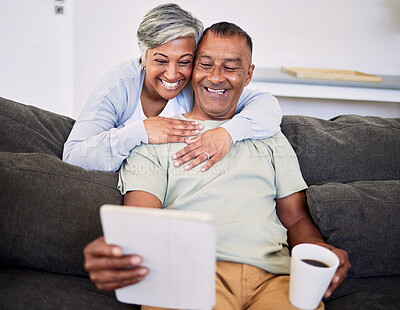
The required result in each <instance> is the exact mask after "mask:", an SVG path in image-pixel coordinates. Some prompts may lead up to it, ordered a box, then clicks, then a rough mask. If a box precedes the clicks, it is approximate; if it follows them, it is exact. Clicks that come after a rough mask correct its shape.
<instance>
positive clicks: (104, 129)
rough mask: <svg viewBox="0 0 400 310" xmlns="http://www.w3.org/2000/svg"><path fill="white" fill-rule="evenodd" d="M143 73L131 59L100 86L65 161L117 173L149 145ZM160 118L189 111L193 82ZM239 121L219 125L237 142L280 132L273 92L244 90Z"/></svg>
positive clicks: (72, 135) (67, 145)
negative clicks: (132, 155) (140, 148)
mask: <svg viewBox="0 0 400 310" xmlns="http://www.w3.org/2000/svg"><path fill="white" fill-rule="evenodd" d="M143 80H144V72H143V71H142V70H141V66H140V63H139V60H138V59H130V60H128V61H126V62H123V63H122V64H120V65H119V66H117V67H116V68H115V69H114V70H112V71H111V72H109V73H108V74H106V75H105V76H104V77H103V78H102V79H101V80H100V81H99V82H98V84H97V86H96V87H95V89H94V90H93V92H92V94H91V95H90V97H89V99H88V101H87V103H86V105H85V106H84V108H83V110H82V111H81V114H80V115H79V117H78V119H77V121H76V123H75V125H74V127H73V128H72V131H71V133H70V135H69V137H68V140H67V142H66V143H65V145H64V153H63V160H64V161H65V162H67V163H70V164H73V165H77V166H80V167H82V168H85V169H89V170H102V171H116V170H118V169H119V168H120V166H121V164H122V162H123V160H124V159H125V158H126V157H127V156H128V155H129V153H130V152H131V150H132V149H133V148H134V147H135V146H137V145H140V144H142V143H148V137H147V133H146V130H145V127H144V123H143V120H144V119H145V116H144V115H142V116H140V111H141V110H142V109H141V102H140V95H141V91H142V87H143ZM169 104H173V105H178V106H179V108H176V107H175V108H174V109H164V111H163V112H164V114H163V112H162V113H161V115H162V116H166V117H173V116H174V115H176V114H177V113H176V112H177V111H179V112H180V113H186V112H189V111H190V110H191V109H192V105H193V88H192V85H191V84H189V85H188V86H186V87H185V89H183V90H182V92H181V93H179V94H178V96H177V97H176V98H174V99H173V100H170V102H169V103H168V104H167V106H168V105H169ZM236 113H237V114H236V115H235V117H234V118H233V119H232V120H230V121H228V122H226V123H224V124H223V125H221V126H222V127H224V128H225V129H226V130H227V131H228V132H229V134H230V135H231V137H232V140H233V142H234V143H235V142H236V141H239V140H243V139H247V138H253V139H261V138H266V137H270V136H273V135H274V134H276V133H277V132H278V131H279V130H280V123H281V120H282V111H281V109H280V106H279V103H278V100H277V99H276V98H275V97H274V96H272V95H271V94H269V93H262V92H259V91H256V90H247V89H246V88H245V90H244V91H243V93H242V95H241V97H240V99H239V103H238V105H237V108H236Z"/></svg>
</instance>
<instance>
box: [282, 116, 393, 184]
mask: <svg viewBox="0 0 400 310" xmlns="http://www.w3.org/2000/svg"><path fill="white" fill-rule="evenodd" d="M281 127H282V132H283V133H284V134H285V135H286V137H287V138H288V140H289V141H290V143H291V144H292V146H293V147H294V149H295V151H296V154H297V156H298V159H299V163H300V168H301V171H302V173H303V177H304V179H305V181H306V182H307V184H308V185H314V184H323V183H327V182H341V183H347V182H354V181H372V180H399V179H400V169H399V162H400V118H380V117H373V116H358V115H343V116H339V117H337V118H335V119H333V120H322V119H317V118H313V117H307V116H295V115H288V116H284V117H283V121H282V125H281Z"/></svg>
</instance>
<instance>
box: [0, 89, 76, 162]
mask: <svg viewBox="0 0 400 310" xmlns="http://www.w3.org/2000/svg"><path fill="white" fill-rule="evenodd" d="M74 123H75V121H74V120H73V119H71V118H69V117H67V116H62V115H59V114H56V113H52V112H49V111H45V110H42V109H39V108H36V107H33V106H29V105H24V104H21V103H17V102H14V101H11V100H7V99H5V98H1V97H0V124H1V125H0V152H14V153H35V152H38V153H43V154H49V155H53V156H56V157H58V158H62V152H63V147H64V143H65V141H66V140H67V138H68V135H69V132H70V131H71V128H72V126H73V124H74Z"/></svg>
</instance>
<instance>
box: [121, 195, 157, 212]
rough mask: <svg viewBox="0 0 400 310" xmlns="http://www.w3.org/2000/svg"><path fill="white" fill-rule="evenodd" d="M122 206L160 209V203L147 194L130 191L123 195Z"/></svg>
mask: <svg viewBox="0 0 400 310" xmlns="http://www.w3.org/2000/svg"><path fill="white" fill-rule="evenodd" d="M124 206H130V207H142V208H158V209H161V206H162V203H161V201H160V200H159V199H158V198H157V197H156V196H154V195H153V194H150V193H148V192H144V191H130V192H127V193H126V194H125V195H124Z"/></svg>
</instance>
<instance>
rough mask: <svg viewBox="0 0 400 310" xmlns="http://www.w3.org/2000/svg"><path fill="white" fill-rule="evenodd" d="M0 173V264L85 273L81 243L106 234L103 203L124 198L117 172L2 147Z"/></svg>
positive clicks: (82, 244)
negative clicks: (103, 231) (101, 214)
mask: <svg viewBox="0 0 400 310" xmlns="http://www.w3.org/2000/svg"><path fill="white" fill-rule="evenodd" d="M0 175H1V178H0V191H1V194H0V206H1V208H0V236H1V238H0V264H4V265H11V266H26V267H32V268H39V269H43V270H47V271H51V272H57V273H65V274H74V275H86V272H85V270H84V268H83V248H84V247H85V245H86V244H87V243H89V242H90V241H92V240H93V239H95V238H97V237H99V236H101V235H102V230H101V225H100V217H99V208H100V207H101V205H103V204H122V202H123V197H122V195H121V194H120V192H119V191H118V189H117V181H118V173H110V172H100V171H87V170H84V169H82V168H79V167H76V166H72V165H69V164H67V163H64V162H63V161H61V160H60V159H58V158H56V157H54V156H52V155H46V154H39V153H29V154H27V153H5V152H0Z"/></svg>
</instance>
